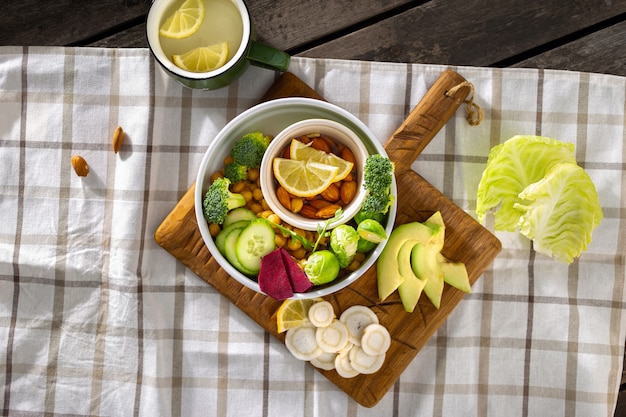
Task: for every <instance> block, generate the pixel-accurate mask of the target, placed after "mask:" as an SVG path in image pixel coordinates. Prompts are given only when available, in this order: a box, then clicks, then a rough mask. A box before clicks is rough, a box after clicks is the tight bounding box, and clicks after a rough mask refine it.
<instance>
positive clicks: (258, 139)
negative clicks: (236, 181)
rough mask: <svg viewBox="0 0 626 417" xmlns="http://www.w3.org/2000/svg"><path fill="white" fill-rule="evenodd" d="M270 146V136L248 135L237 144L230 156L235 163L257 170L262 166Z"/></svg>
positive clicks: (261, 134)
mask: <svg viewBox="0 0 626 417" xmlns="http://www.w3.org/2000/svg"><path fill="white" fill-rule="evenodd" d="M269 144H270V137H269V136H266V135H264V134H263V133H261V132H251V133H247V134H245V135H244V136H243V137H242V138H241V139H240V140H238V141H237V142H235V145H234V146H233V149H232V150H231V152H230V155H231V156H232V157H233V160H234V162H235V163H237V164H240V165H243V166H245V167H248V168H256V167H258V166H260V165H261V160H262V159H263V154H264V153H265V150H266V149H267V147H268V145H269Z"/></svg>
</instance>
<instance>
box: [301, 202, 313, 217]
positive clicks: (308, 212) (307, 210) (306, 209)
mask: <svg viewBox="0 0 626 417" xmlns="http://www.w3.org/2000/svg"><path fill="white" fill-rule="evenodd" d="M298 214H300V215H301V216H304V217H306V218H307V219H317V217H316V214H317V209H316V208H315V207H313V206H311V205H309V204H305V205H303V206H302V208H301V209H300V211H299V212H298Z"/></svg>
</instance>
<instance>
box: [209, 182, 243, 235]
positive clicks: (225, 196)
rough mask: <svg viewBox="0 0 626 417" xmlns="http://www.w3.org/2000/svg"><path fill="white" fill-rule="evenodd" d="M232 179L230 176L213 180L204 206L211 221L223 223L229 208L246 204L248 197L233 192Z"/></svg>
mask: <svg viewBox="0 0 626 417" xmlns="http://www.w3.org/2000/svg"><path fill="white" fill-rule="evenodd" d="M229 185H230V180H229V179H228V178H218V179H216V180H215V181H213V184H211V186H210V187H209V189H208V190H207V192H206V194H204V201H203V202H202V208H203V211H204V217H206V219H207V220H208V221H209V222H210V223H217V224H222V223H224V220H225V219H226V214H228V211H229V210H232V209H235V208H237V207H242V206H245V205H246V199H245V198H244V197H243V195H241V194H238V193H232V192H231V191H230V190H229V189H228V186H229Z"/></svg>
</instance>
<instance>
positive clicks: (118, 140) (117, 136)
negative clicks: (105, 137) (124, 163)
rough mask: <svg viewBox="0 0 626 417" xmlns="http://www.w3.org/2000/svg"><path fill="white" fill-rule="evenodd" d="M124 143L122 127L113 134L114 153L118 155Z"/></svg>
mask: <svg viewBox="0 0 626 417" xmlns="http://www.w3.org/2000/svg"><path fill="white" fill-rule="evenodd" d="M122 143H124V129H122V127H121V126H118V127H117V128H115V131H114V132H113V139H111V145H112V146H113V152H115V153H118V152H119V151H120V149H121V148H122Z"/></svg>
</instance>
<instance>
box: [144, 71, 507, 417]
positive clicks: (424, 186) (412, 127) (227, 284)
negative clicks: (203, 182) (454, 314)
mask: <svg viewBox="0 0 626 417" xmlns="http://www.w3.org/2000/svg"><path fill="white" fill-rule="evenodd" d="M464 82H465V80H464V79H463V77H461V76H460V75H459V74H457V73H455V72H453V71H446V72H444V73H443V74H442V75H441V77H440V78H439V79H438V80H437V82H436V83H435V84H434V85H433V86H432V87H431V88H430V90H429V91H428V92H427V94H426V96H424V98H423V99H422V101H421V102H420V103H419V104H418V105H417V106H416V107H415V109H414V110H413V111H412V112H411V114H410V115H409V117H408V118H407V119H406V121H405V122H404V123H403V124H402V125H401V126H400V127H399V128H398V130H397V131H396V132H395V133H394V134H393V135H392V137H391V138H390V139H389V140H388V141H387V143H386V144H385V149H386V150H387V153H388V154H389V157H390V158H391V159H392V160H393V161H394V162H395V164H396V181H397V186H398V215H397V218H396V225H399V224H403V223H407V222H410V221H424V220H426V219H427V218H428V217H429V216H430V215H431V214H432V213H433V212H435V211H437V210H439V211H440V212H441V214H442V216H443V219H444V222H445V224H446V236H445V246H444V248H443V251H442V252H443V254H444V255H445V256H446V257H448V258H450V259H452V260H456V261H461V262H464V263H465V264H466V266H467V270H468V274H469V277H470V281H471V282H472V284H473V283H474V282H476V280H477V279H478V278H479V276H480V275H481V274H482V273H483V272H484V270H485V269H486V268H487V267H488V266H489V265H490V264H491V262H492V261H493V259H494V258H495V257H496V255H497V254H498V253H499V252H500V249H501V244H500V241H499V240H498V239H497V238H496V237H495V236H493V235H492V234H491V233H490V232H489V231H487V230H486V229H485V228H484V227H482V226H481V225H480V224H479V223H477V222H476V221H475V220H474V219H473V218H472V217H470V216H469V215H468V214H467V213H465V212H464V211H463V210H461V209H460V208H459V207H458V206H456V205H455V204H453V203H452V202H451V201H450V200H449V199H448V198H446V197H445V196H444V195H443V194H441V193H440V192H439V191H438V190H437V189H435V188H434V187H433V186H432V185H431V184H429V183H428V182H427V181H426V180H425V179H423V178H422V177H421V176H419V175H418V174H417V173H416V172H414V171H413V170H411V168H410V166H411V163H412V162H413V161H414V160H415V158H416V157H417V156H418V155H419V153H420V152H421V151H422V150H423V149H424V147H426V145H427V144H428V143H429V142H430V140H432V138H433V137H434V136H435V134H436V133H437V132H438V131H439V130H440V129H441V127H442V126H443V125H444V124H445V123H446V121H447V120H448V119H449V118H450V117H451V116H452V115H453V114H454V113H455V111H456V110H457V109H458V107H459V106H460V105H461V104H462V103H463V101H464V100H465V98H466V97H467V95H468V94H469V91H470V90H469V87H465V86H464V87H462V88H460V89H457V91H456V92H455V93H454V94H450V93H448V94H447V92H448V91H449V90H450V89H452V88H453V87H455V86H458V85H461V84H462V83H464ZM290 96H300V97H312V98H317V99H323V98H322V97H321V96H320V95H319V94H318V93H316V92H315V91H314V90H313V89H311V88H310V87H309V86H307V85H306V84H305V83H303V82H302V81H301V80H300V79H298V78H297V77H296V76H294V75H293V74H291V73H285V74H283V75H282V76H281V77H280V78H279V79H278V80H277V81H276V83H275V84H274V85H272V87H271V88H270V89H269V90H268V91H267V93H266V94H265V95H264V96H263V97H262V99H261V101H266V100H271V99H275V98H280V97H290ZM155 239H156V241H157V242H158V243H159V245H161V246H162V247H163V248H165V250H167V251H168V252H169V253H171V254H172V255H173V256H174V257H176V258H177V259H178V260H180V261H181V262H182V263H183V264H184V265H186V266H187V267H188V268H189V269H191V270H192V271H193V272H195V273H196V274H197V275H198V276H199V277H200V278H202V279H203V280H204V281H206V282H207V283H208V284H210V285H212V286H213V287H215V288H216V289H217V290H218V291H219V292H220V293H221V294H222V295H224V296H225V297H226V298H228V299H229V300H230V301H231V302H232V303H233V304H234V305H236V306H237V307H239V308H240V309H241V310H242V311H244V312H245V313H246V314H247V315H248V316H250V317H251V318H252V319H254V320H255V321H256V322H257V323H258V324H259V325H260V326H262V327H263V328H264V329H266V330H267V331H268V332H270V333H271V334H272V335H273V336H275V337H276V338H277V339H279V340H281V341H283V342H284V334H279V333H278V332H277V328H276V316H275V313H276V310H277V309H278V308H279V306H280V304H281V302H280V301H276V300H274V299H272V298H270V297H267V296H265V295H262V294H258V293H256V292H254V291H253V290H250V289H248V288H247V287H245V286H243V285H241V284H239V283H238V282H237V281H236V280H234V279H233V278H231V277H230V276H229V275H228V274H227V273H226V272H225V271H224V270H223V269H222V268H221V267H220V266H219V265H218V263H217V262H216V261H215V259H213V258H212V257H211V254H210V252H209V250H208V249H207V247H206V245H205V244H204V241H203V240H202V236H201V235H200V231H199V229H198V223H197V221H196V216H195V212H194V186H193V185H192V186H191V188H190V189H189V190H188V191H187V192H186V194H185V195H184V196H183V198H182V199H181V200H180V202H179V203H178V204H177V205H176V206H175V207H174V209H173V210H172V212H171V213H170V214H169V215H168V216H167V217H166V218H165V220H164V221H163V223H162V224H161V225H160V226H159V228H158V229H157V230H156V233H155ZM463 296H464V293H463V292H461V291H458V290H456V289H455V288H452V287H450V286H448V285H447V284H446V286H445V289H444V292H443V297H442V301H441V307H440V309H439V310H437V309H435V308H434V307H433V305H432V304H431V303H430V302H429V301H428V299H427V298H426V297H425V296H424V297H421V299H420V301H419V303H418V306H417V307H416V309H415V311H414V312H413V313H411V314H409V313H406V312H405V311H404V309H403V308H402V304H401V302H400V299H399V297H398V295H397V293H394V294H393V295H392V296H390V297H389V298H388V299H386V300H385V301H384V302H382V303H381V302H379V299H378V290H377V285H376V266H375V265H374V266H373V267H372V268H370V269H369V270H368V271H367V272H366V273H365V274H364V275H363V277H362V278H360V279H359V280H357V281H356V282H354V283H353V284H352V285H350V286H348V287H346V288H344V289H343V290H341V291H339V292H338V293H336V294H333V295H331V296H328V297H326V299H327V300H328V301H330V302H331V303H332V304H333V305H334V307H335V312H336V313H337V316H339V315H340V314H341V312H342V311H344V310H345V309H346V308H348V307H350V306H352V305H355V304H360V305H366V306H368V307H370V308H372V309H373V310H374V311H375V312H376V314H377V315H378V317H379V318H380V322H381V324H383V325H384V326H386V327H387V328H388V329H389V331H390V333H391V336H392V340H393V342H392V345H391V347H390V349H389V351H388V352H387V356H386V360H385V364H384V366H383V368H382V369H381V370H380V371H378V372H377V373H375V374H372V375H359V376H357V377H355V378H351V379H344V378H342V377H340V376H339V375H338V374H337V373H336V372H335V371H334V370H333V371H324V370H319V369H317V368H315V369H317V370H318V371H319V372H321V373H322V374H324V375H325V376H326V377H327V378H328V379H329V380H330V381H332V382H333V383H334V384H335V385H337V387H339V388H340V389H342V390H343V391H344V392H346V393H347V394H348V395H349V396H350V397H352V398H353V399H354V400H356V401H357V402H358V403H359V404H361V405H363V406H365V407H372V406H374V405H376V404H377V403H378V402H379V401H380V399H381V398H382V397H383V396H384V395H385V394H386V393H387V391H388V390H389V389H390V388H391V387H392V386H393V384H394V383H395V382H396V381H397V379H398V378H399V377H400V375H401V374H402V372H403V371H404V370H405V369H406V367H407V366H408V365H409V363H410V362H411V361H412V360H413V359H414V358H415V356H416V355H417V353H418V352H419V351H420V349H421V348H422V347H423V346H424V345H425V344H426V342H427V341H428V339H429V338H430V337H431V336H432V335H433V333H435V331H436V330H437V329H438V328H439V326H441V324H442V323H443V322H444V320H445V319H446V318H447V317H448V315H449V314H450V312H451V311H452V310H453V309H454V308H455V307H456V305H457V304H458V303H459V302H460V301H461V299H462V298H463ZM285 355H289V352H288V351H287V350H286V349H285Z"/></svg>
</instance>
